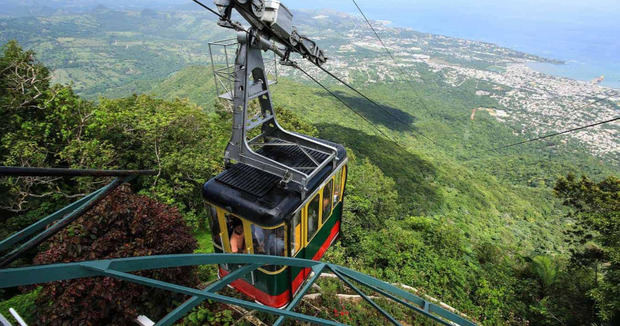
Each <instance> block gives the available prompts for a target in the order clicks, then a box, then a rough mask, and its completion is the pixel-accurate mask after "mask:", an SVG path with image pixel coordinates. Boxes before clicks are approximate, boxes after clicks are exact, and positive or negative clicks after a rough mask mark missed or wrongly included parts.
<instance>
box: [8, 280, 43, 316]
mask: <svg viewBox="0 0 620 326" xmlns="http://www.w3.org/2000/svg"><path fill="white" fill-rule="evenodd" d="M39 292H41V288H36V289H34V290H33V291H30V292H28V293H24V294H20V295H16V296H14V297H12V298H11V299H9V300H6V301H2V302H0V314H2V315H4V317H7V318H9V316H11V314H10V312H9V308H13V309H15V311H17V313H18V314H19V315H20V316H21V317H22V318H23V319H24V321H25V322H26V323H28V324H34V322H35V318H36V310H37V306H36V304H35V302H36V300H37V296H38V295H39Z"/></svg>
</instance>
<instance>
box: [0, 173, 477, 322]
mask: <svg viewBox="0 0 620 326" xmlns="http://www.w3.org/2000/svg"><path fill="white" fill-rule="evenodd" d="M153 173H154V172H153V171H150V170H148V171H140V170H109V171H105V170H74V169H40V168H15V167H0V176H19V175H29V176H49V175H56V176H95V177H102V176H105V177H107V176H116V177H117V178H116V179H114V180H113V181H112V182H111V183H109V184H108V185H106V186H104V187H102V188H100V189H98V190H96V191H94V192H93V193H91V194H89V195H86V196H85V197H83V198H81V199H79V200H77V201H75V202H73V203H71V204H69V205H67V206H66V207H64V208H62V209H60V210H58V211H56V212H54V213H52V214H50V215H49V216H47V217H44V218H42V219H41V220H39V221H37V222H35V223H33V224H32V225H30V226H29V227H27V228H25V229H23V230H21V231H19V232H16V233H15V234H13V235H11V236H9V237H8V238H6V239H4V240H2V241H0V252H6V251H9V250H10V249H11V248H13V247H15V246H17V248H15V249H14V250H13V251H11V252H9V253H8V254H6V255H4V256H3V257H1V258H0V268H2V267H6V266H7V265H9V264H10V263H11V262H13V261H14V260H15V259H16V258H18V257H19V256H20V255H21V254H23V253H24V252H26V251H27V250H29V249H31V248H33V247H35V246H37V245H39V244H40V243H41V242H43V241H45V240H46V239H48V238H49V237H51V236H53V235H54V234H56V233H57V232H59V231H60V230H62V229H63V228H65V227H66V226H68V225H69V224H71V222H73V221H74V220H75V219H76V218H78V217H79V216H81V215H83V214H84V213H85V212H87V211H88V210H89V209H90V208H92V207H93V206H95V205H96V204H97V203H98V202H99V201H100V200H101V199H103V198H104V197H105V196H107V195H108V194H109V193H110V192H112V191H113V190H114V189H116V188H117V187H118V186H119V185H121V184H123V183H124V182H128V181H130V180H131V179H132V178H134V177H135V176H138V175H151V174H153ZM20 243H21V245H20ZM214 264H217V265H224V264H237V265H240V267H239V268H238V269H236V270H234V271H232V272H231V273H230V274H228V275H226V276H224V277H222V278H221V279H219V280H217V281H215V282H213V283H211V284H210V285H208V286H207V287H206V288H204V289H194V288H190V287H186V286H181V285H177V284H173V283H168V282H162V281H158V280H155V279H151V278H147V277H143V276H138V275H134V274H130V273H132V272H138V271H144V270H152V269H161V268H172V267H183V266H199V265H214ZM265 265H284V266H289V267H301V268H310V269H312V272H313V274H314V275H312V276H311V277H310V278H309V279H308V280H306V281H305V284H304V285H303V287H301V288H300V290H298V291H297V293H296V294H295V296H294V297H293V298H292V300H291V302H290V303H289V304H288V305H287V306H286V307H284V308H283V309H276V308H272V307H269V306H264V305H261V304H258V303H255V302H250V301H245V300H241V299H238V298H233V297H229V296H225V295H222V294H219V293H217V292H218V291H219V290H221V289H223V288H224V287H226V286H227V285H229V284H230V283H232V282H234V281H235V280H237V279H239V278H241V277H244V276H245V275H247V274H249V273H252V272H253V271H254V270H256V269H257V268H259V267H261V266H265ZM325 270H330V271H332V272H333V273H334V274H335V275H336V276H337V277H338V278H339V279H340V280H342V281H343V282H344V283H346V284H347V286H348V287H350V288H351V289H353V290H354V291H355V292H357V293H358V294H359V295H360V296H361V297H362V298H363V299H364V300H366V301H367V302H368V303H369V304H370V305H372V306H373V307H374V308H375V309H377V311H378V312H380V313H381V314H382V315H383V316H385V317H386V318H387V320H389V321H390V322H391V323H392V324H394V325H400V323H399V321H398V320H397V319H395V318H394V317H393V316H391V315H390V314H389V313H388V312H387V311H385V310H384V309H383V308H381V307H380V306H379V305H378V304H377V303H375V302H374V301H373V300H372V299H371V298H370V297H369V296H367V295H366V294H365V293H364V292H362V291H361V290H360V289H359V288H358V287H357V286H356V285H355V284H354V282H355V283H357V284H360V285H362V286H364V287H366V288H368V289H370V290H371V291H373V292H376V293H379V294H381V295H382V296H384V297H385V298H386V299H388V300H392V301H394V302H396V303H400V304H401V305H403V306H404V307H406V308H409V309H410V310H411V311H412V312H416V313H419V314H422V315H424V316H427V317H429V318H430V319H432V320H434V321H436V322H438V323H440V324H444V325H465V326H471V325H475V324H474V323H473V322H471V321H469V320H467V319H465V318H463V317H461V316H460V315H458V314H455V313H453V312H451V311H449V310H447V309H445V308H443V307H441V306H439V305H436V304H434V303H432V302H429V301H427V300H425V299H423V298H421V297H418V296H416V295H414V294H412V293H410V292H407V291H405V290H402V289H400V288H398V287H395V286H392V285H390V284H388V283H385V282H382V281H380V280H377V279H375V278H373V277H370V276H368V275H365V274H362V273H359V272H355V271H353V270H350V269H348V268H345V267H342V266H337V265H333V264H329V263H324V262H320V261H314V260H306V259H298V258H289V257H278V256H265V255H245V254H180V255H164V256H146V257H132V258H118V259H108V260H96V261H85V262H75V263H62V264H50V265H37V266H29V267H18V268H5V269H0V289H3V288H11V287H18V286H26V285H33V284H40V283H47V282H55V281H64V280H72V279H77V278H84V277H95V276H108V277H113V278H116V279H120V280H125V281H129V282H133V283H137V284H142V285H146V286H149V287H153V288H159V289H163V290H168V291H171V292H175V293H181V294H186V295H189V296H191V298H190V299H188V300H186V301H185V302H184V303H183V304H181V305H180V306H178V307H177V308H175V309H174V310H172V311H171V312H170V313H168V314H167V315H166V316H165V317H164V318H162V319H161V320H160V321H158V322H157V324H156V325H172V324H174V323H175V322H176V321H178V320H179V319H181V318H183V317H184V316H185V315H187V314H188V313H189V312H190V311H191V310H192V308H194V307H196V306H197V305H199V304H201V303H202V302H203V301H204V300H213V301H217V302H221V303H225V304H231V305H236V306H240V307H244V308H247V309H252V310H257V311H261V312H265V313H269V314H273V315H276V316H278V319H277V320H276V321H275V323H274V325H277V326H280V325H282V323H284V321H285V320H286V318H290V319H294V320H299V321H305V322H310V323H313V324H321V325H343V324H341V323H338V322H335V321H331V320H326V319H322V318H318V317H314V316H308V315H304V314H301V313H297V312H294V311H293V309H294V308H295V307H296V306H297V305H298V304H299V302H300V301H301V299H302V298H303V297H304V295H305V294H306V292H307V291H308V290H309V289H310V288H311V287H312V285H313V284H314V283H315V282H316V281H317V280H318V278H319V277H320V276H321V274H322V273H323V272H324V271H325Z"/></svg>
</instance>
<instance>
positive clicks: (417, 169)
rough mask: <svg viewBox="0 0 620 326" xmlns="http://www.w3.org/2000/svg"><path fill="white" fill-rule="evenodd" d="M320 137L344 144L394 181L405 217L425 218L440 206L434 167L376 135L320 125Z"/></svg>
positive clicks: (333, 125)
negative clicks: (408, 215) (410, 215)
mask: <svg viewBox="0 0 620 326" xmlns="http://www.w3.org/2000/svg"><path fill="white" fill-rule="evenodd" d="M317 128H318V129H319V134H320V138H322V139H329V140H331V141H334V142H337V143H340V144H343V145H344V146H346V147H347V148H350V149H352V150H353V151H354V152H355V155H356V157H357V158H358V159H364V158H368V159H369V160H370V162H372V163H373V164H374V165H376V166H378V167H379V168H380V169H381V170H382V171H383V173H384V174H385V175H386V176H388V177H390V178H392V179H393V180H394V182H396V188H397V189H398V193H399V196H400V198H401V199H402V200H403V201H404V202H403V206H405V207H406V208H407V212H408V214H416V215H424V214H427V213H428V212H430V211H431V210H433V209H435V208H437V207H439V206H440V205H441V203H442V200H443V199H442V196H441V195H440V194H439V192H438V187H437V186H435V185H434V182H433V181H434V180H435V178H436V176H437V170H436V168H435V166H434V165H433V164H432V163H431V162H429V161H426V160H424V159H422V158H420V157H419V156H418V155H416V154H413V153H410V152H408V151H406V150H405V149H403V148H401V147H399V146H398V145H396V144H394V143H393V142H391V141H389V140H387V139H385V138H383V137H379V136H373V135H368V134H365V133H363V132H361V131H359V130H356V129H351V128H346V127H342V126H340V125H335V124H319V125H317Z"/></svg>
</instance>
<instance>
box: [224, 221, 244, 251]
mask: <svg viewBox="0 0 620 326" xmlns="http://www.w3.org/2000/svg"><path fill="white" fill-rule="evenodd" d="M226 225H227V227H228V234H229V236H230V238H229V239H228V241H229V243H230V252H232V253H235V254H236V253H238V254H245V253H247V251H246V245H245V229H244V227H243V221H241V219H240V218H238V217H236V216H234V215H231V214H226Z"/></svg>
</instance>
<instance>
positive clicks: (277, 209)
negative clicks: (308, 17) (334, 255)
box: [203, 0, 347, 307]
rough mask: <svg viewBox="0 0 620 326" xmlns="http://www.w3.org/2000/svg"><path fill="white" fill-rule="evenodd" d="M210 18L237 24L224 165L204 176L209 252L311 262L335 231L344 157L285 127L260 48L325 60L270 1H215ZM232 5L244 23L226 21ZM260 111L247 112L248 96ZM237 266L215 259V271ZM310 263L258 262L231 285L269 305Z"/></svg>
mask: <svg viewBox="0 0 620 326" xmlns="http://www.w3.org/2000/svg"><path fill="white" fill-rule="evenodd" d="M214 2H215V4H216V6H217V8H218V10H219V13H220V20H219V22H218V24H219V25H220V26H222V27H225V28H231V29H235V30H236V31H237V42H238V43H239V46H238V48H237V52H236V58H235V66H234V72H233V75H234V76H233V77H234V84H233V85H234V86H233V89H232V90H231V92H230V93H229V94H228V96H225V97H224V98H229V99H231V101H232V108H233V126H232V136H231V139H230V141H229V143H228V146H227V148H226V152H225V154H224V160H225V162H226V170H225V171H224V172H222V173H221V174H219V175H218V176H216V177H215V178H213V179H211V180H209V181H208V182H207V183H205V185H204V187H203V195H204V198H205V200H206V201H207V203H208V204H209V205H210V212H211V218H210V222H211V228H212V234H213V244H214V247H215V251H216V252H227V253H246V254H264V255H275V256H288V257H297V258H306V259H314V260H319V259H320V258H321V257H322V256H323V254H324V253H325V251H326V250H327V249H328V248H329V246H330V245H331V243H332V242H333V241H334V240H335V239H336V237H337V236H338V234H339V232H340V221H341V217H342V205H343V194H344V188H345V183H346V176H347V171H346V163H347V155H346V151H345V149H344V147H343V146H342V145H339V144H336V143H333V142H330V141H326V140H321V139H316V138H313V137H309V136H305V135H301V134H298V133H294V132H290V131H286V130H284V129H283V128H282V127H281V126H280V125H279V124H278V121H277V118H276V114H275V112H274V108H273V104H272V100H271V94H270V92H269V80H268V74H267V73H266V72H265V65H264V61H263V56H262V51H272V52H273V53H275V55H276V56H277V57H279V58H280V63H281V64H283V65H290V66H294V65H295V63H294V62H293V61H291V60H290V55H291V54H292V53H298V54H300V55H301V56H302V57H304V58H305V59H307V60H309V61H311V62H312V63H314V64H316V65H321V64H323V63H325V61H326V60H327V58H326V57H325V55H324V54H323V51H321V50H320V49H319V48H318V46H317V45H316V43H315V42H313V41H312V40H310V39H308V38H307V37H305V36H302V35H300V34H298V33H297V31H296V30H295V28H294V27H293V21H292V19H293V15H292V14H291V12H290V11H289V10H288V9H287V8H286V7H285V6H284V5H282V4H280V2H279V1H275V0H215V1H214ZM233 10H235V11H237V12H238V13H239V14H240V15H241V16H242V17H243V18H244V19H245V20H246V21H247V22H248V23H249V24H250V25H251V27H250V28H249V30H246V29H245V28H244V27H243V26H242V25H241V24H239V23H237V22H233V21H231V15H232V13H233ZM252 100H257V101H258V105H259V107H260V112H258V113H256V114H255V115H253V116H250V113H249V108H250V102H251V101H252ZM237 268H238V266H233V265H231V264H225V265H220V266H219V275H220V277H223V276H225V275H227V274H229V273H230V272H232V271H234V270H236V269H237ZM309 273H310V269H308V268H296V267H287V266H265V267H264V268H259V269H257V270H256V271H254V272H252V273H251V274H249V275H247V276H246V277H244V278H241V279H239V280H237V281H235V282H232V283H231V286H232V287H234V288H235V289H237V290H239V291H240V292H243V293H245V294H246V295H248V296H250V297H252V298H253V299H254V300H256V301H258V302H260V303H262V304H265V305H269V306H272V307H283V306H285V305H286V304H287V303H289V302H290V301H291V299H292V298H293V296H294V294H295V292H296V291H297V290H298V289H299V288H301V285H302V284H303V282H304V280H305V279H306V278H307V277H308V276H309Z"/></svg>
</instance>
